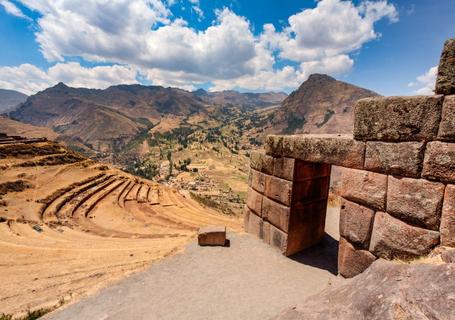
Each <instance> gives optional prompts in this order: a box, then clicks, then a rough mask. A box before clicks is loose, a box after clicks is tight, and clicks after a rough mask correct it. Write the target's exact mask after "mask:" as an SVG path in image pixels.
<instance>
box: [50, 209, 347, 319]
mask: <svg viewBox="0 0 455 320" xmlns="http://www.w3.org/2000/svg"><path fill="white" fill-rule="evenodd" d="M336 220H337V212H336V210H332V211H329V214H328V222H329V224H328V227H329V228H328V229H331V230H333V229H335V228H333V226H334V225H335V224H336ZM328 231H329V230H328ZM332 235H333V236H334V237H336V236H337V235H336V234H332ZM229 238H230V240H231V247H230V248H220V247H198V246H197V244H196V243H194V242H193V243H191V244H189V245H188V247H187V248H186V250H185V252H184V253H182V254H178V255H176V256H173V257H171V258H168V259H166V260H163V261H161V262H158V263H156V264H155V265H152V266H151V267H150V268H149V269H148V270H147V271H145V272H141V273H139V274H136V275H133V276H131V277H129V278H127V279H124V280H122V281H121V282H119V283H117V284H116V285H114V286H112V287H109V288H106V289H104V290H102V291H101V292H99V293H98V294H96V295H94V296H92V297H89V298H87V299H84V300H82V301H81V302H79V303H77V304H74V305H71V306H68V307H67V308H66V309H63V310H60V311H56V312H55V313H53V314H50V315H48V316H47V317H45V318H46V319H53V320H64V319H74V318H75V315H77V319H81V320H82V319H90V320H97V319H160V320H170V319H192V320H198V319H201V320H202V319H211V320H216V319H223V320H230V319H232V320H234V319H235V320H238V319H249V320H254V319H268V318H270V317H271V316H273V315H275V314H277V313H279V312H280V311H281V310H283V309H284V308H286V307H287V306H289V305H292V304H294V303H298V302H301V301H302V298H305V297H306V296H309V295H313V294H315V293H317V292H319V291H321V290H322V289H323V288H325V287H326V286H327V285H331V284H332V283H334V282H336V281H341V280H340V279H339V278H337V277H336V276H335V274H334V273H336V259H337V257H336V252H337V244H338V242H337V241H336V240H335V239H334V238H332V237H331V236H326V238H325V239H324V241H323V242H322V243H321V244H320V245H319V246H317V247H315V248H313V249H311V250H308V251H306V252H305V253H303V254H298V255H296V256H294V257H292V258H291V259H288V258H285V257H284V256H282V255H281V254H280V253H279V252H278V251H276V250H275V249H273V248H271V247H269V246H268V245H265V244H264V243H263V242H262V241H260V240H258V239H256V238H254V237H253V236H250V235H246V234H236V233H231V234H229Z"/></svg>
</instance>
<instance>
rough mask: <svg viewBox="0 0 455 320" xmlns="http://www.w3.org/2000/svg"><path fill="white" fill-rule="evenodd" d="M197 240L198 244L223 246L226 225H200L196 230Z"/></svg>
mask: <svg viewBox="0 0 455 320" xmlns="http://www.w3.org/2000/svg"><path fill="white" fill-rule="evenodd" d="M197 240H198V244H199V245H200V246H224V245H226V227H225V226H206V227H202V228H200V229H199V231H198V234H197Z"/></svg>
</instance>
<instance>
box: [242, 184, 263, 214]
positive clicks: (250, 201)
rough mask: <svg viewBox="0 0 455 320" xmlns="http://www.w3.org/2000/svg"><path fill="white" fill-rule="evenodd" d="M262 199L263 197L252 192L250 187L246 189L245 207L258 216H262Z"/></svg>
mask: <svg viewBox="0 0 455 320" xmlns="http://www.w3.org/2000/svg"><path fill="white" fill-rule="evenodd" d="M262 198H263V195H262V194H260V193H259V192H257V191H254V190H253V189H252V188H251V187H248V195H247V197H246V205H247V206H248V208H250V210H251V211H253V212H254V213H256V214H257V215H258V216H261V215H262Z"/></svg>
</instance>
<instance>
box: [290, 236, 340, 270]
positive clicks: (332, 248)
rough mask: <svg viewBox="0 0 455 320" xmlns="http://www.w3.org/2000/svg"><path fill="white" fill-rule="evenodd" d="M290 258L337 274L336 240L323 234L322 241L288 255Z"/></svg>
mask: <svg viewBox="0 0 455 320" xmlns="http://www.w3.org/2000/svg"><path fill="white" fill-rule="evenodd" d="M290 258H291V259H292V260H294V261H297V262H300V263H303V264H306V265H309V266H312V267H315V268H319V269H324V270H327V271H329V272H330V273H332V274H334V275H337V274H338V241H337V240H335V239H334V238H332V237H331V236H330V235H329V234H327V233H326V234H325V236H324V238H323V239H322V241H321V242H320V243H319V244H317V245H315V246H313V247H311V248H308V249H305V250H303V251H301V252H299V253H296V254H294V255H292V256H291V257H290Z"/></svg>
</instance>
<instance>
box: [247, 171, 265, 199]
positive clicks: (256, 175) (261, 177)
mask: <svg viewBox="0 0 455 320" xmlns="http://www.w3.org/2000/svg"><path fill="white" fill-rule="evenodd" d="M266 176H267V175H266V174H264V173H261V172H259V171H256V170H253V169H250V176H249V177H248V185H249V186H250V187H251V188H253V189H254V190H256V191H257V192H259V193H262V194H263V193H264V191H265V177H266Z"/></svg>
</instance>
